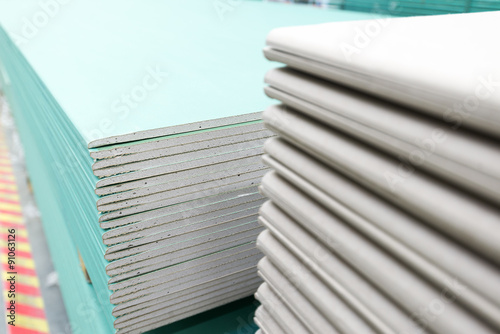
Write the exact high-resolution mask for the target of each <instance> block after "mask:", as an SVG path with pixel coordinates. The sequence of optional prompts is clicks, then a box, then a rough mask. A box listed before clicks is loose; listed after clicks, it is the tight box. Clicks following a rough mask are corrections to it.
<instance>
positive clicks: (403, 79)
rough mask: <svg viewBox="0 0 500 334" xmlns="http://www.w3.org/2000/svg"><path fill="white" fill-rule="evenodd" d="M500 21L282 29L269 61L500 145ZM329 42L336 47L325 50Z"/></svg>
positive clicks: (397, 21) (484, 17)
mask: <svg viewBox="0 0 500 334" xmlns="http://www.w3.org/2000/svg"><path fill="white" fill-rule="evenodd" d="M499 15H500V14H499V13H498V12H484V13H472V14H453V15H436V16H423V17H409V18H385V19H376V20H368V21H352V22H343V23H329V24H318V25H310V26H307V27H300V26H297V27H289V28H279V29H275V30H273V31H271V32H270V33H269V35H268V37H267V42H266V43H267V46H266V47H265V49H264V54H265V56H266V57H267V58H268V59H269V60H273V61H278V62H281V63H284V64H287V65H289V66H290V67H293V68H295V69H297V70H299V71H302V72H304V73H307V74H309V75H311V76H313V77H318V78H322V79H325V80H327V81H331V82H334V83H338V84H341V85H343V86H347V87H349V88H353V89H355V90H358V91H360V92H365V93H368V94H370V95H373V96H376V97H379V98H382V99H383V100H387V101H390V102H395V103H397V104H399V105H402V106H405V107H409V108H411V109H412V110H414V111H415V112H420V113H423V114H426V115H429V116H431V117H434V118H437V119H439V120H441V121H444V122H446V123H447V124H448V125H451V126H454V128H462V127H464V128H467V129H472V130H475V131H477V132H479V133H480V134H481V135H484V136H489V137H493V138H496V139H499V138H500V130H499V129H500V115H499V113H498V105H499V104H500V94H499V93H498V91H499V90H498V78H499V77H500V73H499V72H498V71H499V69H498V66H496V60H497V59H498V56H499V54H500V48H499V46H498V45H497V44H495V43H491V37H492V35H493V32H492V30H491V29H490V27H496V26H497V25H498V23H497V22H498V16H499ZM443 27H445V28H444V29H443ZM469 27H474V28H469ZM329 38H330V39H329ZM328 39H329V41H330V43H325V41H326V40H328ZM362 41H364V42H362ZM375 41H376V44H377V45H376V47H372V46H371V45H370V44H372V43H371V42H373V43H375ZM368 45H370V46H368ZM442 45H446V46H447V47H446V48H444V47H442Z"/></svg>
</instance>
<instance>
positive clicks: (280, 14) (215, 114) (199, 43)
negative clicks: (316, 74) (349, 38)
mask: <svg viewBox="0 0 500 334" xmlns="http://www.w3.org/2000/svg"><path fill="white" fill-rule="evenodd" d="M222 3H224V4H226V6H222V7H221V6H220V5H218V4H222ZM40 11H42V9H41V8H40V5H39V2H38V1H31V0H29V1H6V0H3V1H0V22H1V24H2V25H3V27H4V29H5V30H6V31H7V32H8V33H9V35H10V36H11V37H12V38H13V40H14V41H16V42H18V44H19V47H20V48H21V50H22V52H23V54H24V55H25V56H26V58H27V60H28V62H29V64H30V65H31V66H32V67H33V68H34V69H35V71H36V73H37V74H38V75H39V76H40V78H41V80H42V82H43V83H44V84H45V85H46V86H47V88H48V90H49V91H50V92H51V93H52V95H53V96H54V98H55V100H56V101H57V103H58V104H59V105H60V106H61V107H62V109H63V110H65V112H66V113H67V115H68V117H69V119H70V120H71V122H72V123H73V124H74V126H75V128H76V129H77V130H78V131H79V133H80V134H81V136H82V138H84V140H85V141H87V142H90V141H91V140H93V139H97V138H103V137H109V136H114V135H120V134H126V133H130V132H134V131H138V130H148V129H154V128H158V127H164V126H172V125H178V124H185V123H190V122H195V121H202V120H207V119H215V118H220V117H226V116H234V115H240V114H244V113H250V112H255V111H261V110H263V109H264V108H265V107H266V106H267V105H269V103H270V100H269V99H268V98H267V97H266V96H265V95H264V94H262V89H261V87H262V81H263V74H264V73H265V72H266V71H267V70H268V69H270V68H272V67H273V66H275V65H273V64H272V63H270V62H268V61H266V60H265V59H264V57H263V56H262V48H263V46H264V45H265V39H266V35H267V34H268V33H269V31H270V30H271V29H273V28H275V27H281V26H291V25H305V24H314V23H323V22H330V21H346V20H360V19H369V18H372V17H373V16H371V15H369V14H362V13H352V12H347V11H325V10H321V9H317V8H312V7H308V6H285V5H282V4H274V3H260V2H246V1H206V0H197V1H173V0H169V1H156V2H144V1H130V0H128V1H124V0H111V1H78V0H73V1H70V2H68V3H67V4H65V5H60V6H59V9H58V11H57V12H56V13H55V14H54V15H53V17H49V18H48V20H47V23H46V24H45V25H43V26H42V25H41V24H40V28H36V26H35V28H36V29H37V30H36V31H37V33H36V34H32V35H33V37H30V36H31V35H30V34H28V33H26V32H29V29H27V28H26V26H27V25H29V24H28V23H26V21H25V19H26V20H28V22H34V20H33V19H34V18H35V17H36V15H37V13H38V12H40ZM35 21H36V19H35ZM27 36H28V37H30V38H27ZM157 70H158V71H159V72H161V73H162V74H161V75H160V76H161V78H158V83H157V85H156V84H154V80H152V79H147V80H146V78H151V74H150V72H156V71H157ZM163 74H164V76H163ZM144 80H146V82H147V84H149V85H154V86H157V87H156V88H154V89H152V90H151V91H147V94H146V96H145V97H144V99H143V100H141V99H142V96H141V99H139V100H140V101H139V100H133V101H132V102H134V101H137V103H135V102H134V103H130V104H129V105H128V106H127V103H125V102H121V101H122V98H123V99H124V100H125V99H126V95H130V94H132V93H133V92H134V90H135V89H138V90H140V87H141V86H144ZM160 81H161V82H160ZM138 87H139V88H138ZM136 92H137V91H136ZM136 96H139V95H137V94H136ZM131 99H132V98H131Z"/></svg>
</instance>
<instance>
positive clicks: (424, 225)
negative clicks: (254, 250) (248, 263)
mask: <svg viewBox="0 0 500 334" xmlns="http://www.w3.org/2000/svg"><path fill="white" fill-rule="evenodd" d="M496 15H498V14H496ZM450 17H451V16H450ZM454 17H455V19H454V20H456V21H457V22H455V23H454V24H455V25H463V24H464V23H463V22H462V23H459V21H461V20H469V19H471V18H470V17H467V16H454ZM483 18H484V17H483ZM448 19H449V20H450V21H453V20H452V19H450V18H449V17H448ZM477 19H480V18H479V17H476V18H475V20H477ZM485 19H488V18H487V17H486V18H485ZM490 19H491V17H490ZM415 20H416V21H418V19H417V18H415V19H408V20H407V21H404V20H396V21H390V22H391V27H392V23H394V24H395V26H396V25H397V26H398V27H399V28H401V29H402V27H403V26H404V25H405V24H408V25H409V26H408V27H407V28H408V29H403V30H404V31H407V30H410V31H411V30H412V29H413V28H414V26H413V25H416V22H415ZM353 24H354V23H353ZM358 24H359V26H358V27H363V26H364V25H369V24H370V23H369V22H358ZM371 24H372V25H373V24H374V23H373V22H372V23H371ZM412 24H413V25H412ZM419 27H420V28H422V27H423V25H422V26H419ZM476 27H478V26H476ZM333 28H335V32H336V34H332V31H333V30H332V29H333ZM352 28H353V26H351V25H349V24H348V25H347V26H343V25H342V24H339V25H333V24H332V25H323V26H316V27H302V28H290V29H286V28H284V29H278V30H276V31H274V32H272V33H271V34H270V37H269V39H268V44H271V45H272V46H271V47H268V48H267V49H266V51H265V52H266V54H267V55H268V56H269V55H271V56H270V58H273V57H274V53H273V52H274V50H273V48H276V49H282V50H285V49H286V50H287V52H288V53H289V54H288V55H287V57H288V56H290V55H291V56H293V57H297V58H304V59H305V61H304V63H303V64H305V63H307V65H308V66H309V65H311V64H313V63H314V66H316V65H318V64H317V63H316V61H318V62H319V60H318V59H319V58H315V59H313V60H312V57H311V54H314V53H315V52H318V54H320V53H321V52H322V50H319V49H317V48H316V49H315V48H311V44H308V47H307V48H306V47H303V48H301V47H302V46H304V45H306V43H309V42H310V41H314V40H315V38H316V37H317V36H321V35H322V34H324V35H323V36H327V35H328V36H330V37H331V36H342V35H343V32H345V31H349V30H350V29H352ZM483 28H484V27H483ZM325 29H326V30H328V29H329V30H328V31H329V32H328V33H326V32H325V31H323V32H320V31H322V30H325ZM391 29H392V28H391ZM313 30H314V33H313V34H312V35H310V34H311V32H312V31H313ZM478 30H480V31H482V32H481V33H484V34H486V35H487V34H488V31H489V30H488V31H487V30H484V29H482V30H481V28H480V25H479V28H478ZM458 31H459V30H458ZM454 32H456V31H454ZM481 33H480V32H479V31H478V32H477V34H473V36H474V37H472V38H476V35H480V34H481ZM391 34H396V32H391V31H389V36H388V37H383V38H382V40H381V41H380V43H381V44H380V45H384V43H387V45H384V46H385V47H388V46H390V45H391V43H390V42H391V38H390V37H391ZM346 35H347V32H346ZM292 36H293V38H292ZM470 36H472V35H468V37H470ZM448 37H450V35H448ZM307 38H309V40H307ZM386 38H387V39H388V40H386ZM392 38H396V36H394V35H392ZM402 38H403V37H402ZM404 38H407V36H404ZM412 38H414V39H410V42H409V43H413V44H415V45H417V44H418V43H419V41H421V40H425V41H426V43H427V41H428V40H429V39H431V38H430V37H429V36H427V35H424V36H412ZM419 38H420V39H419ZM292 39H293V40H292ZM458 39H460V40H461V43H463V42H464V41H463V39H464V38H463V36H462V35H460V36H456V39H454V38H448V39H447V40H443V42H442V44H443V45H446V48H445V49H446V50H454V47H456V45H454V43H453V42H454V41H456V40H458ZM269 41H271V42H269ZM317 42H318V43H317V46H318V48H321V45H324V47H325V48H329V47H330V44H329V43H330V39H323V44H321V39H318V40H317ZM483 42H484V41H483ZM422 43H423V42H422ZM466 44H467V43H466ZM292 45H293V47H292ZM477 47H478V48H479V53H480V54H484V53H487V54H488V56H489V55H490V54H489V53H488V52H489V51H487V50H489V49H491V53H492V54H498V52H496V51H495V50H494V47H493V46H489V45H488V44H485V43H483V44H481V45H478V46H477ZM269 50H271V52H270V53H269V52H268V51H269ZM318 50H319V51H318ZM407 51H408V50H405V51H401V50H398V52H407ZM366 52H367V53H368V54H369V53H370V52H371V50H367V51H366ZM379 52H380V50H379ZM455 52H457V51H456V48H455ZM396 53H397V52H396ZM450 53H453V51H450ZM323 55H324V54H323ZM372 56H373V58H374V60H373V62H372V63H370V60H371V58H370V57H368V56H367V58H368V59H365V60H364V61H363V62H361V61H360V62H359V63H357V64H355V65H358V68H357V69H356V71H357V72H356V74H355V75H351V77H350V78H348V79H349V80H351V79H352V82H346V81H344V80H347V79H346V77H347V76H346V77H343V74H346V73H347V72H342V71H344V69H343V68H342V66H341V64H340V63H341V61H340V60H339V59H336V58H335V57H333V59H334V60H335V62H331V60H332V58H331V55H330V56H329V57H330V58H328V57H326V56H325V57H323V58H322V61H321V64H320V65H321V66H323V67H325V66H328V67H329V68H330V69H331V72H329V73H326V72H322V74H319V72H315V70H313V69H312V68H314V66H311V67H307V66H304V67H301V65H300V64H299V62H295V60H296V59H295V58H294V60H293V61H291V60H290V59H288V58H287V59H285V58H282V61H283V62H285V63H286V64H287V65H289V67H290V68H282V69H275V70H271V71H270V72H268V74H267V76H266V83H267V84H268V85H269V86H267V87H266V94H267V95H268V96H270V97H272V98H275V99H278V100H280V101H281V102H283V105H279V106H272V107H270V108H268V109H267V110H266V111H265V112H264V122H265V125H266V126H267V127H268V128H269V129H271V130H273V131H274V132H275V133H277V134H278V137H279V138H277V139H271V140H269V141H268V142H266V144H265V147H264V150H265V155H264V157H263V161H264V162H265V164H267V165H268V166H270V167H271V169H272V170H273V171H272V172H269V173H268V174H266V176H265V177H264V179H263V181H262V185H261V188H260V189H261V193H262V194H264V195H265V196H266V197H267V198H268V199H269V201H268V202H266V203H265V204H264V205H263V206H262V208H261V209H260V217H259V221H260V222H261V224H262V225H263V226H264V227H266V231H264V232H263V233H261V235H260V236H259V238H258V241H257V246H258V248H260V249H261V250H262V251H263V252H264V254H265V255H266V256H265V257H264V259H263V260H261V261H260V262H259V265H258V269H259V275H260V276H261V277H262V278H263V279H264V281H265V283H264V284H263V285H262V286H261V287H260V288H259V290H258V292H257V293H256V298H257V299H259V300H260V301H261V302H262V306H261V307H260V308H259V309H258V310H257V312H256V323H257V324H258V325H259V327H260V328H261V331H262V332H264V333H266V330H267V332H270V331H273V332H274V331H276V332H278V333H279V332H285V333H286V332H289V331H290V328H288V327H287V326H288V325H289V324H290V323H292V322H291V321H290V320H289V319H290V318H294V321H299V322H300V324H299V325H297V328H300V331H299V332H304V333H330V332H331V333H336V332H338V333H350V332H357V333H358V332H360V333H370V332H372V331H373V330H375V331H376V332H377V333H422V332H426V333H450V332H453V333H469V332H471V331H474V332H477V333H496V332H498V330H499V329H500V322H499V321H498V319H499V316H500V289H499V287H498V284H496V282H497V281H498V279H499V278H500V270H499V267H498V265H499V263H498V259H499V255H500V248H498V245H499V244H500V243H499V241H500V239H499V235H500V227H499V225H498V223H499V222H500V211H499V209H498V204H499V201H500V199H499V194H498V182H499V175H498V172H497V171H496V170H495V168H494V165H495V161H497V160H498V159H499V158H500V154H499V153H500V151H499V150H498V140H497V139H496V136H495V134H494V131H491V130H493V129H491V128H489V129H488V126H486V125H487V123H488V122H491V124H494V123H495V122H497V117H498V113H491V112H490V111H491V109H490V110H488V108H490V107H492V106H495V108H496V110H498V103H497V102H498V94H497V93H496V95H495V94H492V95H491V101H487V102H486V101H481V104H480V106H478V108H479V109H478V110H477V113H476V114H475V117H476V116H478V115H479V116H481V117H483V121H484V122H482V125H480V126H478V124H480V123H481V122H475V121H474V120H471V119H467V120H463V125H464V126H463V127H457V126H456V124H451V125H450V124H449V122H447V119H445V120H444V121H443V120H439V119H437V118H435V117H431V116H430V115H434V116H435V115H438V114H440V113H441V112H442V110H437V109H434V110H430V111H429V110H425V109H426V108H427V106H425V105H423V109H420V110H416V109H415V108H413V107H414V106H411V105H409V104H408V103H411V101H412V99H422V98H423V96H425V98H429V99H430V100H432V98H434V97H435V96H438V95H439V96H440V98H442V97H443V96H447V94H449V95H448V100H447V103H448V104H447V105H448V106H450V105H453V103H455V102H456V101H459V100H461V99H465V98H467V96H464V95H462V96H461V95H460V94H461V92H462V93H463V90H462V91H461V89H462V88H463V87H461V86H460V84H461V83H463V82H467V78H468V77H467V74H470V73H471V72H474V69H471V68H470V67H472V66H475V65H476V64H478V63H480V62H481V61H482V60H484V59H482V58H481V61H480V60H479V59H476V62H475V63H470V66H469V65H467V64H469V63H464V62H462V63H461V68H460V71H458V70H457V72H461V75H463V76H464V77H465V80H464V81H462V82H461V83H458V82H457V83H454V82H448V85H447V86H446V91H444V90H441V91H439V90H427V88H428V86H427V87H426V86H423V87H419V86H418V85H416V86H413V87H412V90H411V94H413V95H412V96H411V97H410V98H409V99H408V100H407V101H406V102H404V103H403V102H401V103H395V101H396V102H400V101H399V100H398V99H399V98H400V97H394V96H393V95H391V96H390V97H386V96H384V94H382V93H380V91H381V90H383V89H386V88H387V87H388V86H387V87H385V88H384V86H383V85H384V84H387V82H383V81H380V82H378V81H377V80H379V79H380V78H378V77H376V76H375V77H371V76H373V75H374V74H377V73H375V72H376V71H375V70H373V69H374V68H376V69H377V70H378V67H377V65H376V59H377V58H376V57H377V55H376V54H372ZM360 57H361V55H360ZM436 57H438V58H439V59H440V57H443V55H441V54H438V55H436ZM306 58H307V59H306ZM486 58H487V57H486ZM273 59H274V60H278V59H277V58H273ZM326 59H328V61H326ZM405 59H409V58H408V57H406V58H402V59H401V61H400V63H401V62H404V61H405ZM289 60H290V61H289ZM329 62H331V63H329ZM396 63H397V62H396ZM400 63H398V64H397V65H400V66H402V65H401V64H400ZM301 64H302V63H301ZM373 64H375V65H373ZM464 64H466V65H467V66H469V68H467V66H464ZM486 64H488V62H486ZM351 65H352V64H351ZM425 65H426V63H425V62H423V61H422V62H421V63H418V62H415V61H412V64H411V66H413V67H417V68H418V67H419V66H421V67H425ZM372 66H373V68H371V67H372ZM408 66H410V65H408ZM429 66H431V67H432V66H433V64H431V65H429ZM368 67H370V68H371V70H370V71H368V70H367V68H368ZM464 67H466V68H465V69H464ZM292 68H293V69H292ZM487 68H488V67H487ZM447 69H448V68H446V67H444V70H443V71H446V70H447ZM490 69H491V70H492V73H494V68H490ZM391 70H393V68H391V67H386V68H384V69H383V71H389V72H390V71H391ZM427 70H428V69H427ZM349 71H351V72H350V73H351V74H353V73H354V70H353V69H349ZM363 71H364V72H363ZM333 73H334V74H333ZM464 73H465V74H464ZM392 74H393V77H392V79H394V78H395V77H398V80H400V81H401V82H400V86H397V87H395V86H391V89H392V93H393V94H394V95H398V94H402V93H401V90H404V89H406V87H408V85H409V84H410V83H412V84H414V85H415V82H416V78H415V77H414V76H410V75H412V74H413V68H411V69H409V70H408V71H406V72H405V71H399V72H394V73H392ZM476 74H477V75H480V74H479V73H476ZM367 78H370V79H367ZM325 79H327V80H325ZM417 79H421V80H423V81H425V80H424V79H427V82H429V81H432V80H434V79H435V78H434V77H429V78H417ZM439 79H442V78H439ZM370 80H372V81H371V83H370V84H369V83H368V81H370ZM405 80H406V81H407V82H405ZM353 82H356V83H357V84H359V85H358V86H357V85H355V84H353ZM360 82H362V83H360ZM373 82H377V83H380V86H382V88H380V87H379V85H374V84H373ZM340 84H342V85H344V86H341V85H340ZM453 84H455V86H453ZM346 86H348V87H346ZM486 88H487V87H484V86H483V87H482V89H486ZM367 92H368V93H370V94H367ZM422 92H425V93H426V94H428V95H419V94H421V93H422ZM450 92H451V94H450ZM406 94H410V93H409V92H408V91H406ZM450 95H451V96H452V98H450ZM381 97H383V99H381ZM483 103H484V104H483ZM424 104H425V103H424ZM454 125H455V126H454ZM431 140H432V141H434V142H433V143H430V141H431ZM417 153H418V154H423V155H424V156H425V159H423V160H420V161H418V163H415V160H413V159H414V157H415V155H416V154H417ZM403 157H409V159H408V158H406V159H404V158H403ZM412 158H413V159H412ZM412 164H413V165H412ZM401 173H404V174H401ZM273 300H274V301H275V302H274V304H273V303H272V301H273ZM333 303H337V306H336V307H335V308H334V310H335V311H333V312H332V310H331V309H332V308H328V307H327V305H333ZM271 305H273V306H271ZM298 305H300V306H298ZM349 312H353V313H349ZM349 314H351V315H352V314H354V315H357V316H358V317H359V318H360V319H356V318H354V317H353V318H349ZM287 319H288V320H287ZM319 319H321V320H322V322H321V320H319ZM361 323H364V324H366V325H367V326H368V327H367V328H364V329H363V328H355V327H354V326H359V325H360V324H361ZM328 326H333V329H332V328H331V327H328ZM271 328H273V329H272V330H271Z"/></svg>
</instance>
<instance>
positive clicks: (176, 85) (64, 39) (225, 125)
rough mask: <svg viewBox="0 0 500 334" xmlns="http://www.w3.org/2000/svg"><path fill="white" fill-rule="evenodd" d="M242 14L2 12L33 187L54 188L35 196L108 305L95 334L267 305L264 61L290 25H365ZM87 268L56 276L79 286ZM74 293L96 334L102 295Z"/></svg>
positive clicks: (286, 13)
mask: <svg viewBox="0 0 500 334" xmlns="http://www.w3.org/2000/svg"><path fill="white" fill-rule="evenodd" d="M214 4H215V6H214ZM229 6H230V7H231V10H229V11H228V7H227V6H225V7H223V8H221V7H220V6H217V3H212V2H206V1H202V0H199V1H190V2H168V3H157V4H155V5H153V6H144V4H143V3H142V2H140V1H132V2H127V4H124V3H123V2H120V1H109V2H106V3H98V2H93V3H92V4H91V5H90V4H89V3H88V2H86V3H77V2H75V3H68V4H62V3H61V2H51V3H50V6H46V5H45V4H43V5H42V4H39V3H38V2H36V1H25V2H22V3H19V2H17V3H15V2H11V1H0V22H1V25H2V30H0V44H1V47H0V60H1V66H0V68H1V73H2V76H1V77H2V81H4V83H5V85H4V86H5V91H6V95H7V96H8V98H9V101H10V102H11V104H12V105H13V110H14V116H15V118H16V122H17V123H18V124H21V125H22V126H20V128H21V137H22V139H23V142H24V143H26V146H28V147H29V149H28V150H29V151H30V152H41V153H40V154H39V155H37V157H38V158H37V159H35V158H33V159H29V161H30V163H29V168H31V169H32V170H34V169H36V168H37V165H40V164H43V166H44V168H45V169H46V172H45V173H35V172H33V173H32V174H33V175H41V176H38V177H39V178H42V177H44V178H46V180H44V181H43V182H42V181H40V182H35V184H39V186H38V187H37V188H36V189H35V192H36V191H38V192H39V193H40V194H42V195H39V196H43V194H45V193H46V194H54V196H53V198H52V200H53V201H54V202H56V203H57V204H54V206H50V205H46V206H44V207H46V208H50V210H54V209H55V208H54V207H56V208H57V210H60V212H59V213H60V214H59V216H60V217H62V218H61V219H58V220H57V223H53V224H48V225H47V227H46V228H47V230H48V233H50V232H51V231H53V230H54V229H57V228H58V224H65V225H64V227H65V228H67V230H68V233H69V234H70V235H71V238H72V241H73V242H74V244H75V246H76V248H77V250H78V252H79V253H80V254H81V257H82V259H83V262H84V263H85V266H86V270H87V271H88V274H89V276H90V279H91V281H92V286H93V288H94V290H95V291H96V296H97V301H98V303H99V304H100V307H101V308H102V310H103V312H96V314H95V316H97V317H100V321H99V322H98V323H99V324H105V326H107V328H106V329H102V328H101V329H100V330H99V329H96V330H95V331H96V332H113V331H115V329H118V331H119V332H120V333H139V332H144V331H148V330H150V329H153V328H156V327H159V326H161V325H165V324H169V323H171V322H174V321H177V320H179V319H183V318H186V317H188V316H191V315H194V314H197V313H200V312H203V311H205V310H208V309H211V308H214V307H217V306H219V305H222V304H225V303H228V302H231V301H233V300H236V299H239V298H242V297H245V296H249V295H252V294H253V293H254V291H255V290H256V288H257V286H258V285H259V284H260V278H258V277H257V275H256V270H255V266H256V263H257V261H258V259H259V258H260V257H261V255H260V252H258V251H257V250H256V248H255V239H256V236H257V234H258V233H259V231H260V229H261V227H259V225H258V224H257V210H258V207H259V206H260V205H261V204H262V202H263V198H262V196H261V195H260V194H259V193H258V191H257V185H258V184H259V183H260V179H261V176H262V175H263V173H264V172H265V170H266V168H267V167H266V166H264V165H263V164H262V163H261V161H260V158H259V155H260V154H261V153H262V145H263V142H264V141H265V140H266V139H267V138H269V137H270V136H272V133H271V132H270V131H269V130H267V129H265V128H264V127H263V126H262V121H261V114H260V112H261V111H262V110H263V109H264V107H265V106H266V105H267V104H268V103H269V99H268V98H267V97H265V95H264V94H262V92H260V91H259V89H258V87H260V86H261V82H262V78H261V75H260V74H259V73H262V72H263V71H265V70H267V69H269V68H271V65H270V64H268V62H267V61H265V59H262V57H261V56H260V52H259V51H258V50H259V49H260V48H261V45H262V41H263V40H264V39H265V34H266V33H267V32H268V31H269V30H271V29H272V28H274V27H277V26H283V25H292V24H293V25H294V24H311V23H320V22H327V21H331V20H352V19H361V18H367V17H368V16H367V15H366V14H357V13H349V12H343V11H333V12H325V11H320V10H317V9H314V8H295V7H290V6H282V5H279V4H263V3H255V2H241V3H231V4H230V5H229ZM44 18H46V19H47V20H46V21H43V19H44ZM89 18H91V20H92V23H91V24H89ZM103 50H104V51H103ZM89 154H90V155H89ZM46 187H51V189H50V192H49V191H46V189H45V188H46ZM44 202H45V201H44ZM96 206H97V209H96ZM47 210H49V209H47ZM47 216H48V217H51V216H52V215H50V214H47ZM61 228H62V227H61ZM58 235H59V234H58ZM60 235H67V233H66V234H64V233H61V234H60ZM66 244H67V243H66ZM69 244H71V242H69ZM58 249H59V248H58ZM74 251H75V252H74V253H73V255H74V254H75V253H78V252H77V251H76V250H74ZM54 258H57V259H59V258H64V257H56V256H55V257H54ZM74 259H75V256H72V257H71V261H68V267H65V266H63V265H59V269H60V270H68V271H70V270H71V271H73V272H74V271H78V272H79V271H80V268H77V267H75V266H71V267H70V266H69V262H71V263H75V261H73V260H74ZM75 275H77V274H75ZM61 277H72V276H71V275H62V276H61ZM80 281H81V280H80ZM80 281H79V282H80ZM79 284H80V283H79ZM61 285H65V288H64V289H63V291H65V293H66V294H72V293H74V294H75V295H74V296H69V295H68V297H66V300H67V301H69V302H67V308H68V310H69V316H70V318H71V320H72V321H74V322H75V323H79V324H82V325H81V326H80V327H81V328H86V327H87V326H86V325H84V321H83V320H82V319H81V318H82V317H81V315H80V310H79V307H81V306H80V305H86V303H87V302H88V299H89V298H91V296H90V295H89V294H86V295H82V296H80V295H78V294H77V292H76V291H74V289H73V288H68V287H69V286H71V287H74V286H75V285H72V284H70V283H66V282H65V281H61ZM77 295H78V297H75V296H77ZM75 300H80V302H75ZM94 304H95V303H94ZM241 309H242V310H243V309H244V310H246V311H248V308H241ZM233 315H234V314H232V315H231V316H233ZM216 316H220V317H221V318H220V319H221V320H220V322H224V321H223V319H226V320H227V319H228V318H227V317H224V315H221V314H220V313H219V314H216ZM231 316H228V317H231ZM234 318H236V317H234ZM226 323H230V321H229V322H226ZM238 325H239V324H236V325H235V326H236V327H237V326H238ZM188 327H189V331H190V332H196V331H197V330H203V329H200V328H201V327H202V326H201V325H200V326H198V327H197V326H195V325H193V324H189V325H188ZM96 328H97V326H96ZM170 328H174V329H172V330H175V328H177V327H175V325H174V327H170ZM227 328H228V330H231V328H229V327H227Z"/></svg>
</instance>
